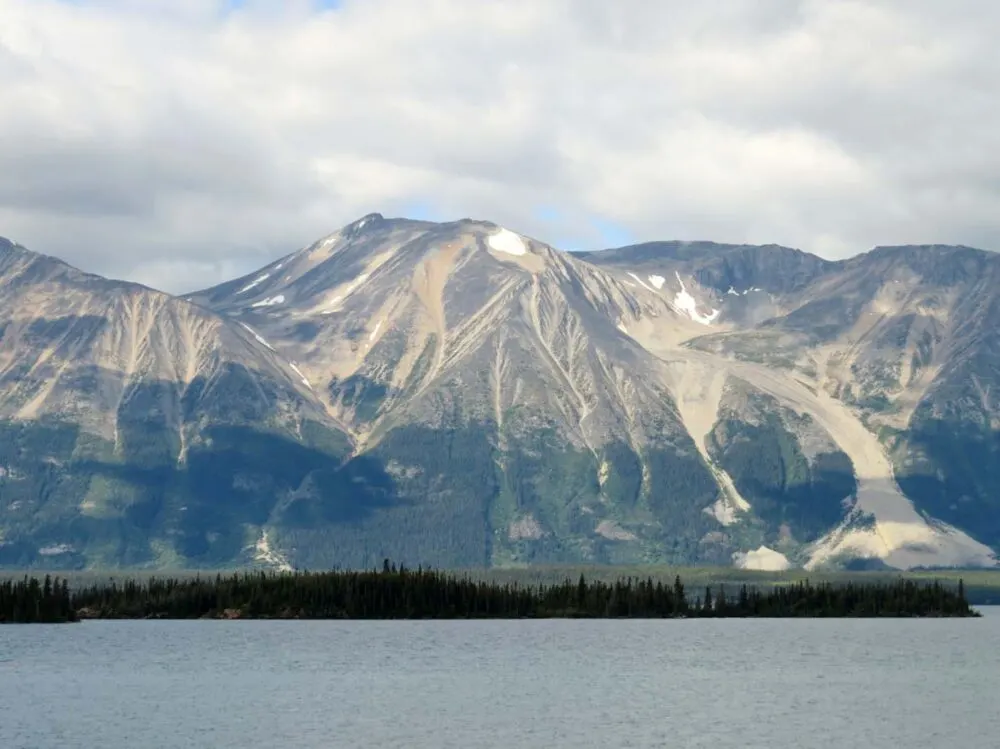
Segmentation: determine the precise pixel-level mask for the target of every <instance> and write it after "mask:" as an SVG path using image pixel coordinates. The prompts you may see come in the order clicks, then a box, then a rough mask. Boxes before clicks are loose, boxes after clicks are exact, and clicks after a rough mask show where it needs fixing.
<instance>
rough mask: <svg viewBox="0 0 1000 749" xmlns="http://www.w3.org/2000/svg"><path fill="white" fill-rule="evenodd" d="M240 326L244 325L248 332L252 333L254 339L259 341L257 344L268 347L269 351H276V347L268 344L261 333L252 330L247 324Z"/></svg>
mask: <svg viewBox="0 0 1000 749" xmlns="http://www.w3.org/2000/svg"><path fill="white" fill-rule="evenodd" d="M240 325H242V326H243V327H244V328H246V330H247V332H248V333H250V335H252V336H253V337H254V338H256V339H257V343H259V344H261V345H262V346H267V347H268V348H269V349H271V351H274V346H272V345H271V344H270V343H268V342H267V341H266V340H264V336H262V335H261V334H260V333H258V332H257V331H256V330H254V329H253V328H251V327H250V326H249V325H247V324H246V323H245V322H241V323H240Z"/></svg>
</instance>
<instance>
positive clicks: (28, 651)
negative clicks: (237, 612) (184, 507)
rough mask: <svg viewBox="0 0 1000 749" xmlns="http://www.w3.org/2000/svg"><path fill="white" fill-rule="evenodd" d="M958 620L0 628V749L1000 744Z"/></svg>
mask: <svg viewBox="0 0 1000 749" xmlns="http://www.w3.org/2000/svg"><path fill="white" fill-rule="evenodd" d="M983 611H984V613H986V614H987V615H986V617H984V618H983V619H966V620H958V619H953V620H854V621H851V620H816V619H813V620H798V621H795V620H739V619H728V620H717V621H535V622H528V621H503V622H475V621H471V622H263V621H245V622H239V621H229V622H226V621H195V622H152V621H150V622H142V621H131V622H87V623H84V624H80V625H62V626H59V625H56V626H7V627H0V747H3V748H4V749H14V748H15V747H19V748H20V747H25V748H28V747H30V749H52V748H55V747H59V748H60V749H63V748H67V747H88V748H89V747H95V748H97V747H100V748H101V749H133V748H138V747H143V748H146V747H149V748H157V747H178V749H180V748H183V749H190V748H192V747H216V748H219V749H228V748H229V747H239V748H240V749H244V748H245V747H400V748H403V747H405V748H406V749H438V748H439V747H441V748H444V747H456V748H457V747H462V749H469V748H471V747H526V748H529V749H535V748H538V749H542V748H545V749H550V748H552V747H574V748H576V747H602V748H604V747H666V746H669V747H712V749H727V748H728V747H739V748H740V749H747V748H749V747H768V748H774V747H781V748H785V747H795V748H800V749H818V748H819V747H830V748H831V749H833V748H835V749H845V748H850V749H853V748H855V747H865V748H869V747H874V748H876V749H883V748H885V749H896V748H897V747H898V748H899V749H903V748H904V747H905V749H922V748H924V747H927V748H928V749H931V748H933V749H940V748H941V747H953V746H962V747H991V746H1000V719H998V717H997V715H998V711H1000V609H983Z"/></svg>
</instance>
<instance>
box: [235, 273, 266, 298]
mask: <svg viewBox="0 0 1000 749" xmlns="http://www.w3.org/2000/svg"><path fill="white" fill-rule="evenodd" d="M270 277H271V274H270V273H261V274H260V275H259V276H257V278H255V279H254V280H253V281H251V282H250V283H248V284H247V285H246V286H244V287H243V288H242V289H240V290H239V291H237V292H236V293H237V294H245V293H246V292H248V291H250V289H254V288H257V287H258V286H260V285H261V284H262V283H264V281H266V280H267V279H269V278H270Z"/></svg>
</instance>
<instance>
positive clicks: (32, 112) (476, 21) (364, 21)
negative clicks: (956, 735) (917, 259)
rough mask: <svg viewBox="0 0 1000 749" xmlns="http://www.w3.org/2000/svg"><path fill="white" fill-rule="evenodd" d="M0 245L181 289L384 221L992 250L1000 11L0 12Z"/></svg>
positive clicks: (571, 239) (163, 3) (816, 7)
mask: <svg viewBox="0 0 1000 749" xmlns="http://www.w3.org/2000/svg"><path fill="white" fill-rule="evenodd" d="M0 18H2V19H3V22H2V23H0V236H6V237H8V238H10V239H13V240H15V241H17V242H19V243H20V244H23V245H25V246H27V247H29V248H31V249H34V250H37V251H39V252H44V253H47V254H52V255H57V256H59V257H62V258H63V259H65V260H67V261H69V262H71V263H73V264H75V265H77V266H80V267H82V268H84V269H86V270H89V271H93V272H97V273H102V274H104V275H109V276H112V277H115V278H127V279H130V280H137V281H140V282H142V283H146V284H149V285H151V286H155V287H157V288H161V289H165V290H167V291H172V292H183V291H190V290H193V289H196V288H202V287H205V286H208V285H211V284H214V283H217V282H219V281H222V280H225V279H228V278H231V277H234V276H237V275H241V274H243V273H246V272H249V271H251V270H253V269H255V268H257V267H259V266H260V265H263V264H264V263H265V262H267V261H269V260H270V259H272V258H274V257H278V256H280V255H283V254H286V253H288V252H291V251H293V250H295V249H298V248H300V247H302V246H304V245H306V244H308V243H310V242H312V241H313V240H315V239H317V238H319V237H321V236H324V235H326V234H329V233H331V232H333V231H335V230H337V229H338V228H340V227H341V226H343V225H344V224H346V223H349V222H350V221H352V220H354V219H356V218H358V217H360V216H362V215H364V214H366V213H370V212H375V211H377V212H380V213H382V214H384V215H386V216H409V217H414V218H428V219H433V220H455V219H459V218H464V217H472V218H479V219H486V220H490V221H494V222H496V223H498V224H502V225H504V226H507V227H508V228H511V229H514V230H516V231H519V232H522V233H524V234H527V235H529V236H533V237H536V238H538V239H541V240H543V241H546V242H549V243H551V244H553V245H554V246H557V247H562V248H565V249H598V248H602V247H607V246H618V245H622V244H627V243H630V242H637V241H649V240H656V239H688V240H694V239H711V240H716V241H721V242H748V243H766V242H776V243H780V244H785V245H789V246H793V247H799V248H801V249H804V250H808V251H810V252H815V253H816V254H819V255H822V256H824V257H828V258H840V257H846V256H850V255H853V254H857V253H858V252H862V251H865V250H867V249H870V248H871V247H873V246H876V245H880V244H911V243H913V244H915V243H947V244H966V245H971V246H975V247H981V248H984V249H990V250H1000V94H998V89H997V81H1000V45H997V44H996V43H995V38H996V34H997V31H998V30H1000V3H996V2H994V1H993V0H949V2H941V0H872V1H871V2H860V1H858V0H836V1H834V0H672V1H671V2H649V1H648V0H615V1H614V2H608V1H607V0H476V1H475V2H472V1H471V0H338V1H337V2H330V1H329V0H327V1H326V2H316V1H314V0H0Z"/></svg>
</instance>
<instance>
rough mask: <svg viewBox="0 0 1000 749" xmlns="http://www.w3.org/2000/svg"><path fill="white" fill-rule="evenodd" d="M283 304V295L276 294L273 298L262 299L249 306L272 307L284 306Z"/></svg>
mask: <svg viewBox="0 0 1000 749" xmlns="http://www.w3.org/2000/svg"><path fill="white" fill-rule="evenodd" d="M284 303H285V295H284V294H278V296H273V297H271V298H270V299H262V300H261V301H259V302H254V303H253V304H251V305H250V306H251V307H273V306H275V305H276V304H284Z"/></svg>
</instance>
